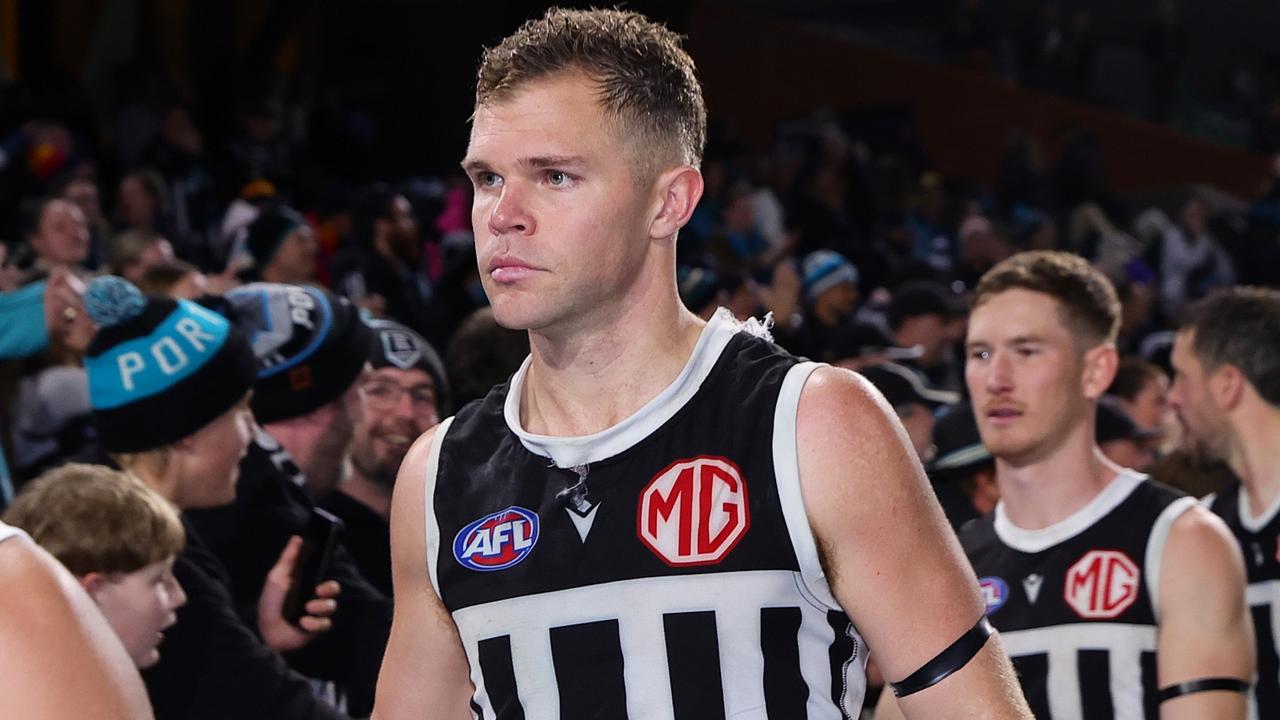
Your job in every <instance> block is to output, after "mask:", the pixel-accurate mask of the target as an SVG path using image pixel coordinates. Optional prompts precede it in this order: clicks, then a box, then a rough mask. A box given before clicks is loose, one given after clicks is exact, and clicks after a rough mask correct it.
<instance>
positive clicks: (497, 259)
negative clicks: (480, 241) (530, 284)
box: [489, 255, 540, 283]
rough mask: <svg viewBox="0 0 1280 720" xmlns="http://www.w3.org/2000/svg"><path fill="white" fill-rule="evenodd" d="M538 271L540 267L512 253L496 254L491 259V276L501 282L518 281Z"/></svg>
mask: <svg viewBox="0 0 1280 720" xmlns="http://www.w3.org/2000/svg"><path fill="white" fill-rule="evenodd" d="M538 272H540V270H539V269H538V268H535V267H533V266H532V265H530V264H528V263H527V262H525V261H524V260H521V259H520V258H517V257H514V256H511V255H495V256H494V257H493V259H492V260H490V261H489V276H490V277H492V278H493V279H494V280H495V281H497V282H499V283H510V282H516V281H518V280H523V279H525V278H527V277H530V276H532V275H534V274H536V273H538Z"/></svg>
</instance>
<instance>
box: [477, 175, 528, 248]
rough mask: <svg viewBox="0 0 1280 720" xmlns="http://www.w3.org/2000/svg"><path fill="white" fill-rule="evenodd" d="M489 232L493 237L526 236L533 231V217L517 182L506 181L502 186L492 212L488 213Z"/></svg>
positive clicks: (526, 199)
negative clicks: (516, 234) (515, 234)
mask: <svg viewBox="0 0 1280 720" xmlns="http://www.w3.org/2000/svg"><path fill="white" fill-rule="evenodd" d="M488 224H489V232H490V233H492V234H494V235H506V234H508V233H518V234H521V235H528V234H530V233H532V232H533V231H534V229H535V226H534V221H533V215H532V213H530V211H529V204H528V198H526V197H525V193H524V190H523V189H522V188H521V187H520V184H519V182H517V181H515V180H508V181H507V182H506V184H504V185H503V186H502V194H501V195H499V196H498V200H497V202H495V203H494V205H493V210H491V211H490V212H489V223H488Z"/></svg>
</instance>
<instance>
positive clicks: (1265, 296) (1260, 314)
mask: <svg viewBox="0 0 1280 720" xmlns="http://www.w3.org/2000/svg"><path fill="white" fill-rule="evenodd" d="M1179 329H1180V330H1191V331H1192V332H1193V333H1194V336H1193V342H1192V350H1193V351H1194V352H1195V354H1196V358H1197V359H1198V360H1199V361H1200V364H1201V365H1203V366H1204V368H1205V370H1207V371H1213V370H1216V369H1217V368H1218V367H1220V366H1221V365H1223V364H1230V365H1234V366H1235V367H1237V368H1239V370H1240V372H1241V373H1243V374H1244V376H1245V378H1246V379H1248V381H1249V384H1250V385H1253V389H1254V390H1256V391H1257V392H1258V395H1260V396H1261V397H1262V399H1263V400H1266V401H1267V402H1268V403H1270V404H1271V405H1275V406H1277V407H1280V290H1275V289H1271V288H1261V287H1246V286H1242V287H1232V288H1223V289H1221V290H1218V291H1215V292H1213V293H1211V294H1210V295H1209V296H1208V297H1206V298H1204V299H1203V300H1199V301H1197V302H1195V303H1193V304H1192V305H1190V306H1189V307H1188V308H1187V309H1186V311H1185V312H1184V314H1183V317H1182V318H1181V325H1180V327H1179Z"/></svg>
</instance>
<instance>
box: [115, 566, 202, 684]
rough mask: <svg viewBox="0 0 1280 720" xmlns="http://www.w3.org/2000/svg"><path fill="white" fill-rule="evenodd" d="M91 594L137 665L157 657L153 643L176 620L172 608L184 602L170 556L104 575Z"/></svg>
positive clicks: (152, 663)
mask: <svg viewBox="0 0 1280 720" xmlns="http://www.w3.org/2000/svg"><path fill="white" fill-rule="evenodd" d="M92 595H93V599H94V602H96V603H97V605H98V608H99V609H100V610H102V614H103V616H105V617H106V619H107V622H108V623H109V624H110V625H111V629H112V630H114V631H115V633H116V635H117V636H118V637H119V638H120V641H121V642H122V643H123V644H124V647H125V650H127V651H128V652H129V657H131V658H133V662H134V664H136V665H137V666H138V667H140V668H147V667H151V666H152V665H155V664H156V662H157V661H158V660H159V659H160V651H159V650H158V649H157V646H158V645H159V644H160V641H161V640H162V639H163V635H162V633H163V632H164V630H165V628H168V627H169V626H171V625H173V623H174V622H175V621H176V620H177V615H176V614H175V611H176V610H177V609H178V608H180V607H182V606H183V605H184V604H185V603H186V602H187V596H186V595H185V594H184V593H183V591H182V586H181V585H179V584H178V581H177V579H176V578H174V577H173V558H169V559H167V560H161V561H159V562H154V563H152V564H150V565H148V566H146V567H144V568H142V569H140V570H135V571H133V572H131V573H121V574H119V575H112V576H108V577H105V578H103V579H102V582H101V583H100V584H99V585H98V586H97V587H96V588H94V589H93V590H92Z"/></svg>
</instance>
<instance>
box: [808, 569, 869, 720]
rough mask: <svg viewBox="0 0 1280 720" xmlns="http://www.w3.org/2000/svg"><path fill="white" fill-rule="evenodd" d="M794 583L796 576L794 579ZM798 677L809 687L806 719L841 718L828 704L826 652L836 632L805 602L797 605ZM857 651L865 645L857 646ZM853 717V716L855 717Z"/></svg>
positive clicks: (819, 610)
mask: <svg viewBox="0 0 1280 720" xmlns="http://www.w3.org/2000/svg"><path fill="white" fill-rule="evenodd" d="M796 580H797V582H798V581H799V578H796ZM800 616H801V621H800V677H802V678H804V682H805V684H806V685H808V686H809V699H808V701H807V702H806V704H805V710H806V714H807V715H808V720H828V719H829V718H831V719H834V720H843V718H841V717H840V711H839V710H838V709H836V708H833V707H832V706H831V657H830V654H829V652H828V650H829V648H830V647H831V643H833V642H835V640H836V634H835V631H834V630H832V628H831V625H830V623H828V622H827V612H826V611H825V610H823V609H822V608H820V607H815V606H814V605H811V604H808V603H805V604H802V605H801V606H800ZM858 649H859V651H865V648H862V647H859V648H858ZM855 717H856V716H855Z"/></svg>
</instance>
